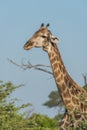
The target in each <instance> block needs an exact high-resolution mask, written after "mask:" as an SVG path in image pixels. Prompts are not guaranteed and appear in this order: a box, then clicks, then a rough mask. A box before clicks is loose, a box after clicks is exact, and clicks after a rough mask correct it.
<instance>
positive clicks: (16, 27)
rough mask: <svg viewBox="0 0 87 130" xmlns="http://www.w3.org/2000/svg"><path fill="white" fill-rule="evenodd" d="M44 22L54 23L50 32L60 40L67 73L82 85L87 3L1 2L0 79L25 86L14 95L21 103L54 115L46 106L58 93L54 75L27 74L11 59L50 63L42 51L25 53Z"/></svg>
mask: <svg viewBox="0 0 87 130" xmlns="http://www.w3.org/2000/svg"><path fill="white" fill-rule="evenodd" d="M41 23H45V24H47V23H50V30H51V31H52V33H53V34H54V35H55V36H57V37H58V38H59V39H60V42H59V44H58V47H59V49H60V52H61V55H62V58H63V61H64V64H65V66H66V68H67V71H68V72H69V73H70V75H71V77H72V78H73V79H74V80H75V81H76V82H77V83H78V84H80V85H81V86H82V85H83V78H82V73H85V72H87V60H86V56H87V0H73V1H71V0H66V1H65V0H53V1H51V0H44V1H42V0H15V1H12V0H8V1H6V0H0V74H1V75H0V79H1V80H3V81H5V82H6V81H12V82H13V83H14V84H15V85H18V84H25V86H24V87H22V88H20V89H18V90H16V92H15V93H14V94H13V95H12V96H13V97H17V98H19V99H20V101H19V102H18V104H21V103H27V102H31V103H32V104H33V107H34V111H35V112H38V113H42V114H46V115H49V116H54V115H55V113H56V112H57V110H55V109H47V108H46V107H44V106H42V104H43V103H44V102H45V101H47V99H48V94H49V93H50V92H51V91H53V90H56V85H55V82H54V79H53V78H52V76H51V75H49V74H46V73H43V72H38V71H36V70H33V69H32V70H26V71H24V70H22V69H20V68H18V67H16V66H14V65H13V64H11V63H9V62H8V60H7V59H8V58H10V59H13V60H14V61H15V62H17V63H19V64H20V63H21V62H22V61H23V60H24V61H26V62H27V61H28V60H29V61H30V62H31V63H32V64H38V63H39V64H40V63H42V64H47V65H49V64H50V63H49V59H48V56H47V54H46V53H45V52H43V51H42V49H32V50H31V51H25V50H23V45H24V43H25V42H26V41H27V40H28V39H29V38H30V37H31V36H32V34H33V33H34V32H35V31H36V30H37V29H38V28H39V26H40V24H41ZM13 97H12V98H13Z"/></svg>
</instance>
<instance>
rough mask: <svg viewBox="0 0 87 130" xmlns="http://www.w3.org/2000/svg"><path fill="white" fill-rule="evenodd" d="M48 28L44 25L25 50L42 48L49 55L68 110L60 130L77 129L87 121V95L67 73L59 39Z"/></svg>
mask: <svg viewBox="0 0 87 130" xmlns="http://www.w3.org/2000/svg"><path fill="white" fill-rule="evenodd" d="M48 26H49V24H47V25H46V27H44V24H42V25H41V27H40V28H39V30H37V31H36V32H35V33H34V35H33V36H32V37H31V38H30V39H29V40H28V41H27V42H26V43H25V44H24V49H25V50H30V49H32V48H33V47H37V48H39V47H41V48H43V50H44V51H46V52H47V53H48V57H49V60H50V63H51V67H52V71H53V75H54V79H55V82H56V85H57V88H58V90H59V93H60V96H61V98H62V101H63V103H64V106H65V108H66V112H65V114H64V117H63V119H62V121H61V123H60V130H67V126H70V127H77V125H78V124H79V122H80V121H85V120H87V104H86V101H87V93H86V91H85V90H84V89H83V88H81V87H80V86H79V85H78V84H77V83H76V82H75V81H74V80H73V79H72V78H71V77H70V75H69V73H68V72H67V70H66V68H65V65H64V63H63V60H62V58H61V55H60V51H59V49H58V47H57V43H58V42H59V39H58V38H57V37H55V36H53V34H52V33H51V31H50V30H49V29H48Z"/></svg>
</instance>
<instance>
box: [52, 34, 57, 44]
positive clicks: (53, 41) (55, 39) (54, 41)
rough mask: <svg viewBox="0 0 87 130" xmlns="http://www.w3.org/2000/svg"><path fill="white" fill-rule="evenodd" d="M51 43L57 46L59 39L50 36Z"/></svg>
mask: <svg viewBox="0 0 87 130" xmlns="http://www.w3.org/2000/svg"><path fill="white" fill-rule="evenodd" d="M51 42H52V43H55V44H57V43H58V42H59V39H58V38H57V37H54V36H52V37H51Z"/></svg>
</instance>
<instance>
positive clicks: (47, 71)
mask: <svg viewBox="0 0 87 130" xmlns="http://www.w3.org/2000/svg"><path fill="white" fill-rule="evenodd" d="M8 61H10V62H11V63H12V64H14V65H16V66H18V67H20V68H22V69H23V70H27V69H32V68H33V69H36V70H40V71H43V72H45V73H48V74H51V75H53V73H52V72H51V71H49V70H47V69H44V68H50V66H48V65H43V64H36V65H32V64H31V63H30V62H28V63H27V64H24V63H21V64H18V63H16V62H15V61H13V60H11V59H8Z"/></svg>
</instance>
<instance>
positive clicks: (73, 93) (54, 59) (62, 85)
mask: <svg viewBox="0 0 87 130" xmlns="http://www.w3.org/2000/svg"><path fill="white" fill-rule="evenodd" d="M48 55H49V59H50V62H51V66H52V70H53V74H54V79H55V81H56V84H57V88H58V90H59V92H60V96H61V98H62V100H63V103H64V105H65V106H66V108H67V109H68V108H69V107H71V108H69V109H71V110H74V108H75V107H76V102H79V99H78V96H77V95H78V93H80V92H84V90H83V89H82V88H81V87H80V86H78V85H77V84H76V83H75V82H74V80H73V79H72V78H71V77H70V75H69V74H68V72H67V71H66V68H65V66H64V64H63V61H62V58H61V55H60V52H59V50H58V48H57V46H56V45H54V46H53V47H51V49H50V51H48ZM74 97H75V101H76V102H75V104H74Z"/></svg>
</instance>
